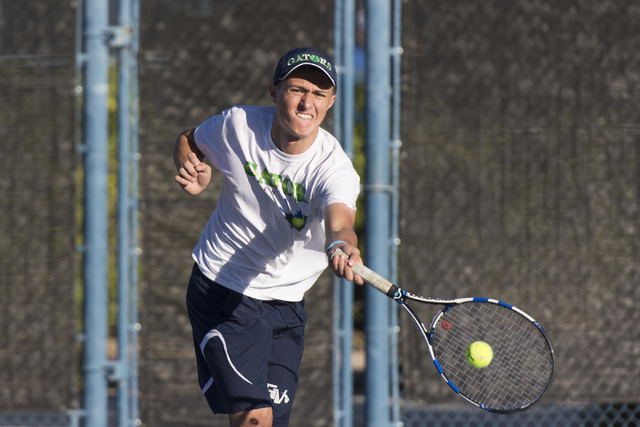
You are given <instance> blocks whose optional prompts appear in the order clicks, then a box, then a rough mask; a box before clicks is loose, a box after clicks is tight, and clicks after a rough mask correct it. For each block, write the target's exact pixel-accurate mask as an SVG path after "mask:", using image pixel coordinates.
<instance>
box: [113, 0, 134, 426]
mask: <svg viewBox="0 0 640 427" xmlns="http://www.w3.org/2000/svg"><path fill="white" fill-rule="evenodd" d="M118 25H119V26H120V29H121V31H123V32H125V33H129V34H130V32H131V1H130V0H120V1H119V5H118ZM131 62H132V58H131V44H130V43H125V44H123V46H121V47H120V51H119V52H118V366H119V375H118V377H117V380H118V426H119V427H127V425H128V424H129V419H130V408H129V403H130V400H129V368H130V366H129V351H130V348H129V332H130V328H131V325H130V319H129V315H130V308H129V301H130V295H129V293H130V281H129V279H130V274H129V264H130V262H131V260H130V255H131V244H130V236H131V224H130V214H129V209H130V205H131V194H130V186H131V163H130V161H131V108H130V104H131V77H132V76H131Z"/></svg>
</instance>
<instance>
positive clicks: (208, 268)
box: [173, 48, 362, 427]
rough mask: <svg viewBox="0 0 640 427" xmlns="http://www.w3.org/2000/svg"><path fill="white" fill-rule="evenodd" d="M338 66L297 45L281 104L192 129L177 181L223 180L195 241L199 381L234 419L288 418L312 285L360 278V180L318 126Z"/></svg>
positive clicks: (197, 185)
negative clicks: (329, 278) (327, 275)
mask: <svg viewBox="0 0 640 427" xmlns="http://www.w3.org/2000/svg"><path fill="white" fill-rule="evenodd" d="M336 91H337V86H336V69H335V66H334V64H333V61H332V60H331V59H330V58H329V57H328V56H327V55H326V54H324V53H322V52H319V51H317V50H315V49H311V48H298V49H293V50H290V51H289V52H287V53H285V54H284V55H283V56H282V58H281V59H280V61H279V62H278V64H277V67H276V70H275V74H274V78H273V84H271V85H270V87H269V94H270V95H271V99H272V100H273V102H274V104H275V107H255V106H253V107H246V106H234V107H232V108H230V109H229V110H226V111H224V112H223V113H222V114H219V115H215V116H213V117H211V118H210V119H208V120H207V121H205V122H204V123H202V124H201V125H200V126H198V127H197V128H195V129H191V130H188V131H186V132H184V133H182V134H181V135H180V136H179V137H178V139H177V141H176V144H175V147H174V153H173V157H174V161H175V165H176V168H177V169H178V175H177V176H176V177H175V181H176V182H177V183H178V184H180V186H181V187H182V189H183V190H184V191H186V192H187V193H189V194H191V195H197V194H199V193H201V192H202V191H203V190H204V189H205V188H206V187H207V185H208V184H209V182H210V180H211V174H212V170H211V167H210V166H209V165H208V164H207V163H205V162H204V159H205V158H206V159H207V160H208V161H209V162H210V163H211V164H212V165H213V166H214V167H215V168H216V169H217V170H218V171H219V172H220V173H222V175H223V176H224V182H223V185H222V190H221V192H220V195H219V199H218V204H217V206H216V208H215V210H214V211H213V213H212V215H211V217H210V219H209V222H208V223H207V225H206V227H205V229H204V231H203V233H202V236H201V237H200V240H199V242H198V244H197V245H196V247H195V249H194V250H193V254H192V256H193V259H194V261H195V265H194V268H193V273H192V276H191V279H190V282H189V286H188V290H187V308H188V311H189V318H190V320H191V325H192V328H193V338H194V345H195V349H196V359H197V366H198V376H199V383H200V387H201V388H202V392H203V393H204V396H205V398H206V399H207V402H208V403H209V406H210V407H211V410H212V411H213V412H214V413H216V414H229V420H230V425H231V426H232V427H236V426H252V427H254V426H264V427H268V426H272V425H273V426H278V427H280V426H287V425H288V423H289V415H290V413H291V407H292V404H293V400H294V397H295V392H296V388H297V383H298V366H299V364H300V360H301V359H302V352H303V346H304V326H305V321H306V317H307V315H306V313H305V310H304V294H305V292H306V291H307V290H308V289H309V288H310V287H311V286H312V285H313V284H314V282H315V281H316V279H317V278H318V276H320V274H321V273H322V271H323V270H324V269H325V268H326V267H327V263H328V258H327V256H328V255H330V254H331V253H332V252H333V251H334V250H335V249H336V248H340V249H341V250H342V251H344V252H345V254H347V255H348V256H349V258H348V259H345V258H344V257H336V258H335V259H334V260H333V261H332V262H331V263H329V267H330V268H331V270H332V271H333V272H334V273H335V275H336V276H338V277H343V278H346V279H347V280H355V281H356V283H358V284H362V279H361V278H360V277H359V276H355V277H354V274H353V272H352V271H351V266H353V265H354V264H355V263H359V262H361V259H360V252H359V251H358V249H357V247H356V246H357V237H356V234H355V233H354V231H353V225H354V220H355V209H356V198H357V197H358V192H359V178H358V175H357V174H356V172H355V170H354V169H353V166H352V164H351V161H350V160H349V158H348V157H347V156H346V155H345V153H344V151H343V150H342V148H341V147H340V144H339V143H338V141H337V140H336V139H335V138H334V137H333V136H332V135H331V134H330V133H328V132H327V131H325V130H324V129H322V128H320V124H321V123H322V121H323V120H324V118H325V115H326V114H327V111H328V110H329V109H330V108H331V106H332V105H333V103H334V102H335V100H336Z"/></svg>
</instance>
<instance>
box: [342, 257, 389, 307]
mask: <svg viewBox="0 0 640 427" xmlns="http://www.w3.org/2000/svg"><path fill="white" fill-rule="evenodd" d="M339 255H344V256H345V257H347V258H348V256H347V254H345V253H344V252H342V251H341V250H340V249H336V250H335V251H334V252H333V255H332V256H331V259H333V258H335V257H336V256H339ZM351 270H352V271H353V272H354V273H355V274H357V275H358V276H360V277H362V279H363V280H364V282H365V283H366V284H368V285H369V286H371V287H373V288H375V289H377V290H378V291H380V292H382V293H383V294H385V295H386V296H388V297H389V298H393V297H394V296H395V295H396V294H397V293H398V287H397V286H396V285H394V284H393V283H391V282H390V281H388V280H387V279H385V278H384V277H382V276H381V275H379V274H378V273H376V272H375V271H373V270H371V269H369V268H368V267H365V266H364V265H362V264H356V265H354V266H353V267H351Z"/></svg>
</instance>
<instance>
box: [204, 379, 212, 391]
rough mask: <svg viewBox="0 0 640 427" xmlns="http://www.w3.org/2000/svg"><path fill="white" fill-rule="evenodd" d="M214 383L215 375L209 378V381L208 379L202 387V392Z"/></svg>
mask: <svg viewBox="0 0 640 427" xmlns="http://www.w3.org/2000/svg"><path fill="white" fill-rule="evenodd" d="M212 385H213V377H211V378H209V381H207V383H206V384H205V385H204V387H202V394H205V393H206V392H207V390H209V387H211V386H212Z"/></svg>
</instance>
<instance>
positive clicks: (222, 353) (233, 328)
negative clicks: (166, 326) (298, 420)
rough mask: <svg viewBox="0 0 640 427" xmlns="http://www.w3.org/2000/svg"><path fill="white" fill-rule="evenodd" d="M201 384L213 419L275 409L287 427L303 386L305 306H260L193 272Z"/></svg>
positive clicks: (278, 422)
mask: <svg viewBox="0 0 640 427" xmlns="http://www.w3.org/2000/svg"><path fill="white" fill-rule="evenodd" d="M187 310H188V312H189V319H190V320H191V326H192V328H193V340H194V346H195V350H196V360H197V364H198V381H199V383H200V388H201V389H202V392H203V394H204V396H205V397H206V399H207V402H208V403H209V407H210V408H211V410H212V411H213V413H214V414H234V413H237V412H244V411H249V410H252V409H259V408H267V407H271V408H272V409H273V425H274V426H278V427H281V426H287V425H288V423H289V415H290V413H291V407H292V405H293V398H294V397H295V393H296V388H297V386H298V367H299V366H300V361H301V360H302V352H303V348H304V325H305V322H306V320H307V314H306V312H305V311H304V300H303V301H301V302H286V301H261V300H257V299H254V298H251V297H247V296H245V295H242V294H240V293H237V292H234V291H232V290H230V289H227V288H225V287H223V286H221V285H219V284H217V283H216V282H214V281H212V280H210V279H208V278H207V277H205V276H204V275H203V274H202V273H201V272H200V269H199V268H198V266H197V265H195V266H194V268H193V272H192V274H191V280H190V281H189V288H188V290H187Z"/></svg>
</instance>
